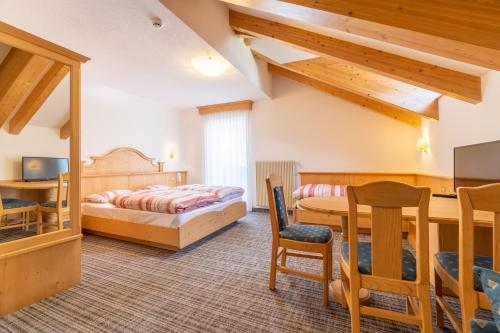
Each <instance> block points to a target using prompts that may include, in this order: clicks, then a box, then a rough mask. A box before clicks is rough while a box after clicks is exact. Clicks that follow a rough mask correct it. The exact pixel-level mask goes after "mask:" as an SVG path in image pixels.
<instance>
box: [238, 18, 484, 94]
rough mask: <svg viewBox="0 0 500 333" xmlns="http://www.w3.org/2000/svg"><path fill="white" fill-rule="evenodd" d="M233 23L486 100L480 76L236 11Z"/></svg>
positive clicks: (422, 84)
mask: <svg viewBox="0 0 500 333" xmlns="http://www.w3.org/2000/svg"><path fill="white" fill-rule="evenodd" d="M229 22H230V24H231V26H232V27H233V29H235V30H236V31H238V32H242V33H245V34H249V35H253V36H260V37H266V38H274V39H276V40H279V41H281V42H284V43H288V44H291V45H294V46H296V47H299V48H302V49H306V50H308V51H309V52H312V53H316V54H318V55H321V56H323V57H329V58H333V59H335V60H338V61H343V62H347V63H350V64H352V65H355V66H359V67H362V68H364V69H366V70H369V71H372V72H375V73H379V74H381V75H384V76H387V77H390V78H394V79H397V80H400V81H402V82H406V83H409V84H413V85H416V86H419V87H421V88H425V89H429V90H432V91H435V92H438V93H441V94H443V95H447V96H450V97H453V98H458V99H461V100H464V101H466V102H470V103H478V102H480V101H481V99H482V89H481V78H480V77H478V76H474V75H470V74H466V73H461V72H458V71H454V70H451V69H448V68H444V67H440V66H436V65H432V64H428V63H425V62H422V61H418V60H413V59H410V58H406V57H402V56H399V55H395V54H391V53H388V52H383V51H380V50H377V49H372V48H369V47H366V46H362V45H358V44H354V43H351V42H347V41H344V40H340V39H336V38H333V37H330V36H326V35H322V34H318V33H315V32H310V31H307V30H303V29H299V28H296V27H292V26H289V25H286V24H282V23H278V22H275V21H270V20H266V19H263V18H259V17H256V16H251V15H247V14H243V13H238V12H235V11H230V13H229Z"/></svg>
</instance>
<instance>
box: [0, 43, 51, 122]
mask: <svg viewBox="0 0 500 333" xmlns="http://www.w3.org/2000/svg"><path fill="white" fill-rule="evenodd" d="M51 63H52V61H51V60H49V59H47V58H44V57H40V56H37V55H34V54H32V53H29V52H26V51H23V50H19V49H16V48H11V50H10V51H9V53H8V54H7V56H6V57H5V59H4V61H3V62H2V63H1V65H0V127H2V126H3V125H4V124H5V122H6V121H7V120H8V119H9V118H10V116H11V115H12V114H13V112H14V111H16V108H17V107H18V106H19V104H20V103H21V102H22V101H23V99H24V98H26V96H27V94H29V93H30V92H31V90H32V89H33V87H34V85H35V84H36V83H37V82H38V80H39V79H40V77H41V75H43V73H44V72H45V71H46V70H47V68H48V66H50V64H51Z"/></svg>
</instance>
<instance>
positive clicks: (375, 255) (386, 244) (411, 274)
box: [340, 182, 432, 333]
mask: <svg viewBox="0 0 500 333" xmlns="http://www.w3.org/2000/svg"><path fill="white" fill-rule="evenodd" d="M347 197H348V201H349V223H348V227H349V229H348V230H343V232H347V234H348V242H344V243H343V244H342V247H341V258H342V259H341V262H340V264H341V269H342V280H343V281H342V292H343V297H344V300H343V301H344V302H345V303H347V306H348V307H349V312H350V313H351V331H352V332H359V331H360V315H369V316H374V317H380V318H384V319H389V320H396V321H401V322H405V323H409V324H413V325H418V326H420V329H421V331H423V332H429V333H430V332H432V314H431V299H430V291H429V290H430V284H429V225H428V216H429V212H428V210H429V200H430V189H429V188H427V187H413V186H410V185H406V184H402V183H397V182H375V183H370V184H365V185H362V186H348V187H347ZM358 205H367V206H371V219H372V225H371V242H359V241H358ZM403 207H416V208H417V212H418V215H417V221H416V223H415V225H416V229H417V234H416V256H414V255H413V254H412V253H411V252H410V251H409V250H407V249H403V244H402V243H403V230H402V222H403V221H402V208H403ZM361 288H366V289H369V290H377V291H381V292H387V293H392V294H399V295H403V296H406V298H407V312H406V313H400V312H394V311H390V310H385V309H380V308H375V307H370V306H363V305H360V302H359V291H360V289H361Z"/></svg>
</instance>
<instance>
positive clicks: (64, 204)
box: [39, 173, 70, 230]
mask: <svg viewBox="0 0 500 333" xmlns="http://www.w3.org/2000/svg"><path fill="white" fill-rule="evenodd" d="M69 193H70V191H69V173H61V174H59V178H58V184H57V200H56V201H47V202H44V203H42V204H41V205H40V208H39V219H41V215H42V213H55V214H57V224H51V223H45V225H54V226H56V227H57V228H58V230H63V229H64V221H65V220H67V219H69V214H70V207H69Z"/></svg>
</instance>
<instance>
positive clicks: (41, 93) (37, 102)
mask: <svg viewBox="0 0 500 333" xmlns="http://www.w3.org/2000/svg"><path fill="white" fill-rule="evenodd" d="M69 71H70V68H68V66H65V65H63V64H61V63H55V64H53V65H52V67H51V68H50V69H49V71H48V72H47V73H46V74H45V75H44V77H43V78H42V79H41V80H40V82H39V83H38V84H37V85H36V87H35V88H34V89H33V91H32V92H31V94H30V95H29V96H28V98H27V99H26V101H25V102H24V103H23V104H22V105H21V107H20V108H19V110H18V111H17V112H16V114H15V115H14V117H13V118H12V119H11V120H10V122H9V133H10V134H19V133H20V132H21V131H22V130H23V128H24V127H25V126H26V125H27V124H28V122H29V121H30V120H31V118H32V117H33V116H34V115H35V113H36V112H37V111H38V110H39V109H40V107H41V106H42V105H43V103H45V101H46V100H47V98H48V97H49V96H50V94H52V92H53V91H54V89H55V88H56V87H57V86H58V85H59V83H60V82H61V81H62V79H63V78H64V77H65V76H66V74H68V72H69Z"/></svg>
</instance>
